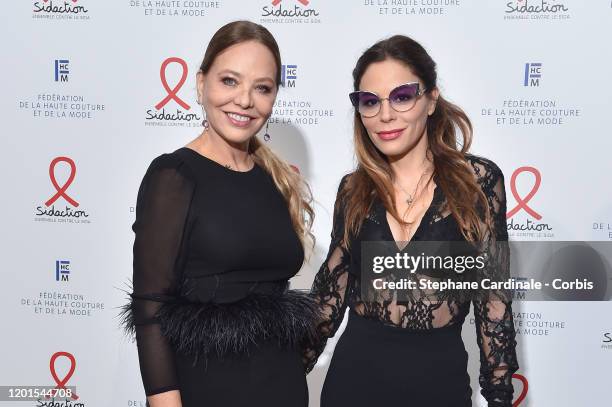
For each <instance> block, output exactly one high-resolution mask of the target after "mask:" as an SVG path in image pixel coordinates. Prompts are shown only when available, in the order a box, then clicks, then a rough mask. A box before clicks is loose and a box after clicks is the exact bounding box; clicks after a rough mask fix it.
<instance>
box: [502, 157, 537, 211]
mask: <svg viewBox="0 0 612 407" xmlns="http://www.w3.org/2000/svg"><path fill="white" fill-rule="evenodd" d="M522 172H530V173H532V174H533V175H534V176H535V184H534V185H533V188H531V191H529V193H528V194H527V196H525V198H524V199H523V198H521V197H520V196H519V194H518V191H517V189H516V177H517V176H518V175H519V174H520V173H522ZM541 182H542V176H541V175H540V171H538V170H537V169H536V168H534V167H520V168H517V169H516V170H515V171H514V172H513V173H512V178H510V189H511V191H512V196H514V199H516V206H515V207H514V208H512V210H511V211H510V212H508V213H507V214H506V219H510V218H511V217H513V216H514V215H515V214H516V213H517V212H518V211H520V210H521V209H524V210H525V212H527V213H528V214H530V215H531V216H533V217H534V218H536V219H537V220H540V219H542V215H540V214H539V213H537V212H536V211H534V210H533V209H531V208H530V207H529V205H527V203H528V202H529V201H530V200H531V198H533V196H534V195H535V194H536V192H538V189H539V188H540V183H541Z"/></svg>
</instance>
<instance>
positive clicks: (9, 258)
mask: <svg viewBox="0 0 612 407" xmlns="http://www.w3.org/2000/svg"><path fill="white" fill-rule="evenodd" d="M2 10H3V11H2V15H3V16H4V17H3V24H1V25H0V40H1V41H2V51H3V60H4V62H3V63H2V65H1V67H0V70H1V74H2V78H3V85H2V92H1V95H0V103H1V105H0V109H1V110H0V111H1V112H2V122H3V123H4V130H3V131H2V133H3V135H2V138H1V140H2V141H1V145H0V147H1V149H0V154H1V156H2V159H1V160H0V163H1V164H0V165H1V166H2V174H3V182H2V183H3V188H2V190H3V193H2V200H1V202H2V203H1V204H2V210H1V212H0V213H1V214H3V215H2V223H3V227H2V233H1V238H2V241H1V243H2V244H1V246H0V247H1V248H2V252H3V256H2V257H3V259H4V261H3V263H4V266H3V267H2V284H0V305H1V309H2V316H3V318H2V320H3V322H4V328H3V330H2V332H3V334H2V339H1V341H2V342H1V344H2V346H1V347H0V357H1V360H2V363H1V364H0V365H1V366H2V367H1V369H0V386H5V387H7V386H8V387H23V386H37V387H41V386H53V387H59V388H64V387H66V388H68V389H73V390H74V391H73V392H72V395H71V396H70V397H68V398H67V399H62V400H61V401H58V400H56V401H55V403H56V404H52V402H51V399H46V398H45V397H38V399H37V398H35V397H34V398H32V399H31V400H30V401H17V399H16V398H13V399H10V398H9V397H8V396H7V397H5V399H6V400H8V401H0V406H4V405H6V406H24V407H25V406H87V407H103V406H109V407H110V406H112V407H140V406H144V403H145V396H144V390H143V388H142V383H141V379H140V372H139V367H138V360H137V353H136V345H135V343H133V342H131V341H130V340H129V339H127V338H126V337H125V336H124V334H123V332H122V331H121V330H120V328H119V320H118V318H117V314H118V312H119V307H120V306H121V305H122V304H123V303H125V301H126V293H125V290H129V287H128V286H127V285H126V283H127V282H128V280H129V279H130V278H131V274H132V269H131V264H132V257H131V255H132V252H131V251H132V242H133V233H132V231H131V224H132V222H133V220H134V206H135V201H136V193H137V188H138V186H139V183H140V180H141V179H142V176H143V174H144V171H145V170H146V168H147V166H148V164H149V163H150V162H151V160H152V159H153V158H154V157H156V156H158V155H159V154H161V153H163V152H170V151H174V150H175V149H177V148H179V147H181V146H183V145H185V144H186V143H187V142H188V141H190V140H191V139H193V138H195V137H196V136H197V135H198V134H199V133H200V131H201V124H200V123H201V120H202V111H201V110H200V108H199V106H198V105H197V104H196V93H195V75H196V71H197V69H198V67H199V64H200V62H201V60H202V57H203V54H204V50H205V48H206V45H207V43H208V41H209V39H210V37H211V36H212V34H213V33H214V32H215V31H216V30H217V29H218V28H219V27H221V26H222V25H223V24H225V23H227V22H229V21H233V20H238V19H247V20H251V21H254V22H258V23H261V24H264V25H265V26H266V27H267V28H269V29H270V31H271V32H272V33H273V34H274V35H275V37H276V39H277V41H278V43H279V45H280V48H281V52H282V59H283V71H282V79H283V85H282V87H281V90H280V92H279V94H278V98H277V100H276V103H275V107H274V112H273V115H272V117H271V118H270V124H269V133H270V135H271V138H270V140H269V141H268V142H267V143H268V145H269V146H270V147H271V148H273V149H274V150H275V151H276V152H277V153H278V154H280V155H281V156H283V157H284V158H285V159H286V160H288V161H289V162H290V163H291V164H292V165H294V166H296V167H297V168H298V169H299V170H300V172H301V173H302V174H303V175H304V176H305V177H306V178H307V179H308V181H309V182H310V184H311V186H312V189H313V192H314V195H315V199H316V201H317V203H316V214H317V218H316V223H315V234H316V236H317V246H316V249H315V253H314V254H313V255H312V256H311V258H310V261H309V262H308V264H306V265H305V266H304V268H303V270H301V272H300V273H299V275H298V276H297V277H296V278H295V279H294V280H293V281H292V283H293V286H294V287H296V288H307V287H309V286H310V283H311V282H312V280H313V277H314V274H315V273H316V270H317V269H318V268H319V265H320V263H321V261H322V259H323V258H324V257H325V255H326V253H325V250H326V248H327V245H328V243H329V233H330V230H331V211H332V207H333V202H334V198H335V193H336V189H337V186H338V182H339V180H340V178H341V177H342V175H343V174H345V173H347V172H349V171H351V169H352V168H353V167H354V156H353V151H352V114H353V113H352V107H351V106H350V103H349V99H348V93H349V92H350V91H351V90H352V87H351V83H352V79H351V72H352V69H353V67H354V64H355V62H356V61H357V58H358V57H359V56H360V55H361V53H362V52H363V51H364V50H365V49H366V48H367V47H369V46H370V45H371V44H373V43H374V42H376V41H377V40H380V39H382V38H385V37H388V36H390V35H393V34H398V33H399V34H405V35H408V36H411V37H413V38H414V39H416V40H417V41H419V42H421V43H422V44H423V45H424V46H425V48H426V49H427V50H428V51H429V52H430V54H431V55H432V56H433V58H434V60H436V62H437V63H438V67H439V78H440V81H439V85H440V89H441V92H442V94H443V95H444V96H445V97H446V98H447V99H449V100H451V101H452V102H454V103H456V104H458V105H460V106H461V107H463V108H464V109H465V111H466V112H467V113H468V115H469V116H470V118H471V119H472V121H473V123H474V128H475V136H474V143H473V147H472V151H473V152H474V153H476V154H479V155H483V156H486V157H488V158H490V159H492V160H493V161H495V162H496V163H497V164H498V165H499V167H500V168H501V169H502V171H503V172H504V174H505V179H506V194H507V197H508V214H507V217H508V225H509V226H508V228H509V234H510V236H511V238H512V239H513V240H517V241H523V240H528V241H561V240H568V241H572V240H591V241H610V240H612V196H611V194H610V173H611V171H612V163H611V161H612V160H611V157H610V151H611V150H612V141H611V139H612V133H611V131H610V124H609V119H610V110H611V109H612V102H611V99H610V91H611V90H612V76H611V75H610V72H612V56H611V55H610V44H609V42H610V38H612V24H611V21H612V4H611V2H610V1H609V0H593V1H580V0H558V1H557V0H548V1H543V0H537V1H536V0H520V1H506V0H487V1H484V0H335V1H329V0H328V1H323V0H274V1H272V0H248V1H247V0H243V1H240V0H217V1H203V0H171V1H155V0H121V1H120V0H110V1H95V0H61V1H60V0H38V1H33V0H19V1H9V2H5V3H4V4H3V6H2ZM604 281H607V283H608V285H612V280H611V278H610V276H609V275H608V276H607V280H606V279H604ZM609 291H610V290H609V288H608V291H607V293H606V297H605V298H604V297H602V298H596V299H597V300H604V299H606V298H609ZM611 311H612V306H611V304H610V302H607V301H588V302H573V301H571V302H551V301H548V302H535V301H534V302H527V301H524V302H522V301H516V302H515V303H514V321H515V325H516V329H517V341H518V349H517V352H518V355H519V363H520V366H521V367H520V370H519V371H518V372H517V374H516V375H515V377H514V380H513V383H514V386H515V390H516V391H515V399H516V401H515V405H516V406H519V405H520V406H521V407H524V406H537V407H542V406H555V407H562V406H568V407H569V406H571V407H575V406H604V405H609V403H610V387H609V384H610V379H611V375H610V368H609V367H610V366H612V319H611V318H610V315H611ZM474 331H475V329H474V323H473V318H472V317H470V318H468V320H467V321H466V323H465V325H464V329H463V335H464V340H465V343H466V347H467V349H468V351H469V354H470V376H471V378H472V388H473V390H474V395H473V401H474V405H476V406H484V405H485V403H484V400H483V399H482V397H481V396H480V394H479V391H478V390H479V387H478V383H477V377H478V367H479V364H478V348H477V345H476V338H475V332H474ZM337 336H339V335H337ZM336 339H337V337H336V338H334V340H332V341H330V344H329V346H328V349H327V351H326V352H325V354H324V355H323V356H322V357H321V359H320V362H319V364H318V366H317V367H316V369H315V370H314V371H313V372H312V373H311V374H310V375H309V378H308V380H309V386H310V394H311V406H318V405H319V403H318V398H319V393H320V390H321V386H322V383H323V379H324V377H325V372H326V369H327V365H328V363H329V360H330V357H331V353H332V350H333V345H334V343H335V341H336ZM406 368H407V369H409V368H411V367H409V366H407V367H406ZM3 391H4V394H5V395H8V393H7V392H8V390H7V389H6V388H5V389H4V390H3ZM13 396H15V394H13ZM408 400H409V398H408Z"/></svg>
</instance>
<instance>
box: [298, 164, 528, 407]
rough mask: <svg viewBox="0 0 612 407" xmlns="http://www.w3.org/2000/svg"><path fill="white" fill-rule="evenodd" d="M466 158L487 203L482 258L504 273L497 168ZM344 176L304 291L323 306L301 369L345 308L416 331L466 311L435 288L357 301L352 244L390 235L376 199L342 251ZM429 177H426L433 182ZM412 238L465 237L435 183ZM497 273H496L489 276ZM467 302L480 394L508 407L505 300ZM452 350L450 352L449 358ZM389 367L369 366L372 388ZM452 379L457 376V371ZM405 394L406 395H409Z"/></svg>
mask: <svg viewBox="0 0 612 407" xmlns="http://www.w3.org/2000/svg"><path fill="white" fill-rule="evenodd" d="M466 159H467V161H468V163H469V165H470V166H471V168H472V170H473V173H474V176H475V178H476V180H477V182H478V185H479V186H480V187H481V189H482V191H483V193H484V195H485V197H486V199H487V201H488V204H489V209H490V215H491V218H492V220H493V224H494V234H488V235H487V236H486V238H485V239H484V241H483V242H482V245H483V246H484V247H483V250H484V251H485V252H486V253H487V254H491V256H488V257H489V258H491V259H495V261H497V262H498V264H496V265H495V267H493V268H494V269H495V272H496V273H499V272H500V271H501V272H502V273H509V254H508V253H509V251H508V250H505V249H504V247H505V248H506V249H507V243H506V244H505V245H503V244H502V245H500V244H499V242H504V241H506V242H507V240H508V233H507V228H506V198H505V190H504V178H503V174H502V172H501V170H500V169H499V168H498V167H497V165H496V164H495V163H493V162H492V161H490V160H487V159H485V158H482V157H478V156H475V155H469V154H468V155H466ZM349 176H350V174H349V175H347V176H345V177H344V178H343V179H342V181H341V183H340V186H339V189H338V198H337V199H336V204H335V208H334V222H333V223H334V226H333V230H332V235H331V243H330V247H329V252H328V255H327V258H326V260H325V261H324V262H323V264H322V266H321V268H320V270H319V272H318V273H317V275H316V277H315V281H314V283H313V286H312V290H311V292H312V295H313V296H314V297H315V298H317V300H318V301H319V302H320V303H322V304H323V305H324V315H325V318H324V319H323V320H322V321H321V322H320V324H319V327H318V331H319V338H318V340H317V341H316V342H315V343H313V344H311V346H309V347H307V348H306V349H305V358H306V360H307V370H308V371H310V370H311V369H312V368H313V367H314V365H315V363H316V360H317V358H318V356H319V355H320V354H321V352H322V351H323V349H324V347H325V344H326V341H327V339H328V338H330V337H332V336H333V335H334V334H335V332H336V331H337V329H338V327H339V325H340V323H341V322H342V318H343V316H344V313H345V310H346V308H347V307H349V308H350V309H351V310H352V311H354V312H356V313H357V314H359V315H360V316H362V317H364V318H367V319H370V320H372V321H376V322H377V323H378V324H381V325H386V326H390V327H393V328H395V329H408V330H423V331H427V330H434V331H435V330H437V329H443V328H447V327H452V326H460V325H462V324H463V322H464V321H465V317H466V315H467V314H468V312H469V310H470V301H465V300H461V299H459V298H452V297H446V298H445V295H444V294H443V293H439V294H438V297H437V298H438V300H436V301H430V300H425V299H416V300H411V301H407V302H404V303H401V304H400V303H398V302H397V301H395V300H394V299H393V298H389V299H388V300H386V301H382V300H381V301H374V302H365V301H362V299H361V298H360V294H361V288H360V278H359V275H360V263H359V261H360V258H361V257H360V255H359V250H360V246H361V245H360V242H362V241H380V240H386V241H392V240H393V236H392V233H391V230H390V227H389V224H388V222H387V219H386V208H384V205H383V204H382V201H380V200H379V199H376V200H375V203H374V205H373V207H372V209H371V211H370V214H369V215H368V217H367V218H366V219H365V220H364V222H363V224H362V227H361V230H360V233H359V235H358V236H351V237H349V241H350V245H349V249H346V248H345V247H344V246H343V245H342V241H343V238H344V210H343V205H344V204H343V202H342V199H340V191H342V189H343V187H344V185H345V183H346V181H347V180H348V177H349ZM436 179H437V178H436V177H434V181H435V180H436ZM481 213H482V211H481ZM412 240H425V241H453V240H455V241H456V240H465V239H464V238H463V236H462V234H461V233H460V229H459V227H458V224H457V222H456V220H455V219H454V217H452V216H451V215H450V212H449V211H448V210H446V207H445V198H444V193H443V192H442V190H441V189H440V188H439V187H436V188H435V190H434V197H433V200H432V202H431V205H430V207H429V208H428V210H427V212H426V213H425V215H424V216H423V218H422V220H421V222H420V224H419V226H418V227H417V230H416V231H415V234H414V236H413V238H412ZM500 247H501V248H502V249H500ZM499 277H500V276H499V275H497V278H499ZM471 302H472V304H473V306H474V317H475V325H476V335H477V342H478V346H479V349H480V365H481V368H480V377H479V382H480V386H481V388H482V390H481V393H482V394H483V396H484V397H485V398H486V400H487V401H488V404H489V406H510V405H511V400H512V395H513V387H512V381H511V380H512V374H513V373H514V372H515V371H516V370H517V369H518V362H517V358H516V352H515V347H516V340H515V330H514V324H513V320H512V308H511V298H509V297H508V295H507V293H505V292H491V293H488V296H487V297H486V299H482V298H481V299H480V300H473V301H471ZM344 335H347V334H346V333H345V334H344ZM344 335H343V338H344ZM348 335H351V333H350V332H349V333H348ZM352 340H353V339H350V338H347V339H346V341H352ZM381 348H384V346H381ZM459 356H460V355H457V357H459ZM365 357H366V358H367V357H368V356H365ZM369 358H370V359H369V362H367V363H366V362H364V363H365V367H366V368H367V366H369V365H370V364H371V365H372V366H374V365H378V362H377V360H376V359H377V358H379V355H378V354H377V353H376V352H372V353H371V354H370V355H369ZM389 362H391V361H389ZM425 363H426V362H425ZM419 368H420V366H419V365H416V366H415V367H414V368H413V367H410V366H407V367H406V370H407V371H413V372H415V371H416V372H418V369H419ZM415 369H417V370H415ZM363 370H364V369H359V368H355V369H353V370H351V371H350V372H347V373H346V374H348V375H349V377H348V378H344V379H342V380H340V379H338V378H335V377H334V375H335V373H334V370H331V371H330V373H329V374H328V378H327V379H326V381H327V380H329V381H330V384H326V391H327V392H332V391H333V386H334V385H333V384H331V383H339V382H342V381H343V380H347V381H351V380H353V379H354V380H357V378H358V376H361V375H363V374H364V373H363ZM397 372H399V370H394V369H391V370H390V371H387V370H384V369H382V370H380V371H377V374H378V379H377V384H378V386H380V387H384V386H385V385H386V383H387V381H390V380H391V375H393V374H396V373H397ZM343 374H344V373H343ZM330 375H331V376H330ZM455 379H456V380H459V381H461V380H463V372H462V373H461V374H460V375H459V376H457V377H456V378H455ZM451 381H452V380H451ZM451 381H443V382H441V381H439V380H436V379H435V377H429V378H428V380H427V381H426V382H425V383H427V384H428V385H424V386H421V387H420V388H418V389H415V390H414V391H415V392H416V395H418V396H419V397H420V396H422V397H424V398H425V397H426V396H427V395H431V394H433V393H438V392H444V391H445V390H446V389H447V386H452V385H453V384H452V383H451ZM326 383H327V382H326ZM413 395H414V393H413V394H411V396H410V397H412V396H413ZM410 397H408V398H406V395H403V394H400V393H398V394H397V398H396V399H395V400H396V401H397V403H400V404H402V405H405V402H406V400H410ZM408 405H410V404H408ZM415 405H420V404H415ZM457 405H461V404H457ZM337 406H339V407H342V406H351V404H350V403H343V404H337Z"/></svg>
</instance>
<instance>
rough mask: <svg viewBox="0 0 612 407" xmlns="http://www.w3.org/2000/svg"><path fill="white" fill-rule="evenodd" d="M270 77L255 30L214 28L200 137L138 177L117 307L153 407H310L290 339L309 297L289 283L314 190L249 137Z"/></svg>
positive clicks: (203, 74) (308, 316)
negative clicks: (130, 266)
mask: <svg viewBox="0 0 612 407" xmlns="http://www.w3.org/2000/svg"><path fill="white" fill-rule="evenodd" d="M280 74H281V62H280V53H279V49H278V45H277V43H276V41H275V40H274V38H273V36H272V35H271V34H270V32H269V31H268V30H267V29H265V28H264V27H263V26H260V25H258V24H255V23H251V22H248V21H236V22H233V23H229V24H227V25H225V26H224V27H222V28H221V29H219V31H217V32H216V33H215V35H214V36H213V38H212V40H211V41H210V43H209V44H208V48H207V50H206V53H205V55H204V59H203V61H202V64H201V67H200V70H199V72H198V73H197V92H198V96H197V97H198V103H199V104H201V105H202V107H203V110H204V112H205V114H206V118H205V120H204V121H203V126H204V129H203V131H202V133H201V134H200V135H198V137H196V138H195V139H194V140H193V141H191V142H190V143H189V144H187V145H186V146H184V147H181V148H179V149H177V150H176V151H174V152H171V153H167V154H162V155H161V156H159V157H157V158H156V159H155V160H153V162H152V163H151V165H150V167H149V169H148V170H147V172H146V174H145V176H144V179H143V181H142V184H141V186H140V190H139V192H138V202H137V207H136V221H135V223H134V225H133V230H134V232H135V234H136V238H135V242H134V274H133V293H132V294H131V297H132V301H131V303H130V304H128V305H127V306H126V308H125V314H124V316H125V319H126V324H127V326H128V328H129V329H130V330H131V331H133V332H135V335H136V341H137V345H138V356H139V361H140V369H141V373H142V380H143V383H144V388H145V391H146V395H147V400H148V403H149V404H150V406H151V407H162V406H163V407H177V406H183V407H200V406H225V407H238V406H249V407H251V406H266V407H274V406H277V407H287V406H292V407H294V406H295V407H299V406H302V407H306V406H307V405H308V391H307V386H306V381H305V374H304V365H303V361H302V358H301V353H300V346H301V344H302V343H303V341H305V340H307V339H308V338H309V336H310V335H311V331H312V327H313V325H312V321H313V320H314V318H315V317H316V315H317V307H316V306H315V305H314V302H313V301H312V300H309V299H308V297H307V296H305V295H302V294H300V293H297V292H295V291H291V290H288V279H289V278H291V277H292V276H294V275H295V274H296V273H297V272H298V270H299V269H300V267H301V266H302V262H303V260H304V252H305V250H304V246H305V245H306V244H308V241H309V240H310V225H311V222H312V217H313V213H312V210H311V206H310V201H311V197H310V193H309V190H308V187H307V186H306V185H305V184H304V182H303V181H302V179H301V178H300V176H299V175H298V174H297V173H296V172H295V171H293V170H292V169H291V167H290V166H289V165H288V164H287V163H285V162H283V161H282V160H281V159H279V158H278V157H277V156H275V155H274V154H273V153H272V152H271V151H270V149H268V148H267V147H266V146H264V145H263V144H261V143H260V142H259V140H258V138H256V134H257V133H258V132H259V131H260V129H261V128H262V127H263V126H264V124H266V122H267V120H268V119H269V117H270V114H271V112H272V107H273V103H274V100H275V97H276V94H277V91H278V87H279V84H280Z"/></svg>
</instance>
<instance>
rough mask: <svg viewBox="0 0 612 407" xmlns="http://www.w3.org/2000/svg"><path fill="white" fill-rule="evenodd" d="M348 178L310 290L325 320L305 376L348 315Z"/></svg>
mask: <svg viewBox="0 0 612 407" xmlns="http://www.w3.org/2000/svg"><path fill="white" fill-rule="evenodd" d="M347 179H348V175H345V176H344V177H343V178H342V181H341V182H340V186H339V188H338V194H337V196H336V203H335V204H334V215H333V227H332V233H331V242H330V245H329V250H328V252H327V257H326V259H325V261H324V262H323V264H322V265H321V267H320V269H319V271H318V272H317V275H316V276H315V279H314V282H313V284H312V288H311V295H312V296H314V298H315V299H316V301H317V303H318V304H319V305H320V306H321V307H322V319H321V320H320V321H319V322H318V325H317V335H318V337H317V338H316V340H315V341H314V343H312V344H309V346H308V347H306V350H305V353H304V359H305V364H306V372H310V371H311V370H312V369H313V368H314V366H315V364H316V362H317V359H318V358H319V356H320V355H321V353H323V350H324V349H325V344H326V343H327V340H328V339H329V338H331V337H333V336H334V335H335V333H336V331H337V330H338V327H339V326H340V324H341V323H342V319H343V317H344V312H345V311H346V305H347V301H346V294H347V289H348V287H349V286H350V280H351V278H350V273H349V272H348V268H349V254H348V251H347V250H346V248H345V246H344V244H343V240H344V239H343V237H344V205H343V203H342V199H341V197H340V195H341V194H340V192H341V191H342V189H343V187H344V185H345V184H346V181H347Z"/></svg>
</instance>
